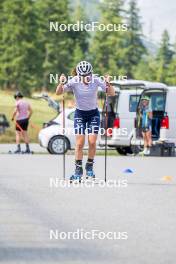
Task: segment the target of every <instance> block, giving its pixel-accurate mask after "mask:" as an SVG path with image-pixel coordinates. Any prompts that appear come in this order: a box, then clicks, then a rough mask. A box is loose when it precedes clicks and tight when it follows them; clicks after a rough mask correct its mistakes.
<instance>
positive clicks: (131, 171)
mask: <svg viewBox="0 0 176 264" xmlns="http://www.w3.org/2000/svg"><path fill="white" fill-rule="evenodd" d="M123 173H133V170H132V169H126V170H124V171H123Z"/></svg>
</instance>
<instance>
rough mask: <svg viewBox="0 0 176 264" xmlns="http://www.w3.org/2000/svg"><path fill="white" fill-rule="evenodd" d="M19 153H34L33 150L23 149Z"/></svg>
mask: <svg viewBox="0 0 176 264" xmlns="http://www.w3.org/2000/svg"><path fill="white" fill-rule="evenodd" d="M21 154H34V152H33V151H31V150H25V151H22V152H21Z"/></svg>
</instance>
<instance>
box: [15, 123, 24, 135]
mask: <svg viewBox="0 0 176 264" xmlns="http://www.w3.org/2000/svg"><path fill="white" fill-rule="evenodd" d="M15 123H16V126H17V127H18V128H19V130H20V132H23V131H24V130H23V129H22V127H21V126H20V125H19V124H18V122H17V121H15Z"/></svg>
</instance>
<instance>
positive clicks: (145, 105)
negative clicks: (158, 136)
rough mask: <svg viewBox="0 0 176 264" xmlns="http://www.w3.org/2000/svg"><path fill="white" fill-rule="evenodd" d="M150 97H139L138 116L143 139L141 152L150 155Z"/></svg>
mask: <svg viewBox="0 0 176 264" xmlns="http://www.w3.org/2000/svg"><path fill="white" fill-rule="evenodd" d="M149 103H150V98H149V97H148V96H144V97H142V99H141V107H140V116H141V120H142V123H141V127H142V136H143V139H144V150H143V152H142V154H144V155H150V148H151V146H152V118H153V115H152V109H151V108H150V105H149Z"/></svg>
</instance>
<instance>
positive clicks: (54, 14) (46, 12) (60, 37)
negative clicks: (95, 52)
mask: <svg viewBox="0 0 176 264" xmlns="http://www.w3.org/2000/svg"><path fill="white" fill-rule="evenodd" d="M36 10H37V13H38V23H39V32H38V38H39V47H40V50H41V57H40V61H41V65H42V68H41V69H42V72H41V75H42V76H41V82H42V83H41V85H42V86H43V87H45V88H47V89H50V88H52V87H55V84H54V83H53V84H50V83H49V80H50V78H49V75H50V74H54V75H55V74H61V73H65V74H67V72H68V71H69V68H70V65H71V61H72V54H73V39H72V38H71V37H70V31H68V30H65V31H62V30H60V28H59V26H60V25H61V24H65V25H66V26H67V25H68V24H69V23H70V22H71V20H70V12H69V2H68V0H55V1H53V0H45V1H43V0H37V1H36ZM50 22H53V23H54V25H56V27H57V25H58V31H57V30H54V28H52V30H50ZM57 23H58V24H57ZM56 29H57V28H56Z"/></svg>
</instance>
